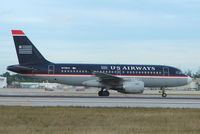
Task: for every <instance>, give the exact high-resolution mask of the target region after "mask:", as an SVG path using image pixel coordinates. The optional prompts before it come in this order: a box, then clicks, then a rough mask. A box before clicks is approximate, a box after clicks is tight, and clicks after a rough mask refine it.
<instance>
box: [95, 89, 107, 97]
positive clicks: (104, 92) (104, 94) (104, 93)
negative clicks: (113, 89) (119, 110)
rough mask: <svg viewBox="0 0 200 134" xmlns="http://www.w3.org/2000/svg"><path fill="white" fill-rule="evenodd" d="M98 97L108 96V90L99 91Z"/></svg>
mask: <svg viewBox="0 0 200 134" xmlns="http://www.w3.org/2000/svg"><path fill="white" fill-rule="evenodd" d="M98 95H99V96H109V95H110V93H109V92H108V90H104V89H101V91H99V92H98Z"/></svg>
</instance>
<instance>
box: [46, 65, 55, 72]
mask: <svg viewBox="0 0 200 134" xmlns="http://www.w3.org/2000/svg"><path fill="white" fill-rule="evenodd" d="M54 72H55V66H54V65H49V66H48V74H54Z"/></svg>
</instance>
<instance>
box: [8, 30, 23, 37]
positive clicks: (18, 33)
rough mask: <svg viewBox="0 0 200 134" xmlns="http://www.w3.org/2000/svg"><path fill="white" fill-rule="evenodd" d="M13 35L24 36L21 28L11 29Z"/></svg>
mask: <svg viewBox="0 0 200 134" xmlns="http://www.w3.org/2000/svg"><path fill="white" fill-rule="evenodd" d="M11 31H12V35H13V36H25V34H24V32H23V31H22V30H11Z"/></svg>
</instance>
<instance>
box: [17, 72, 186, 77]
mask: <svg viewBox="0 0 200 134" xmlns="http://www.w3.org/2000/svg"><path fill="white" fill-rule="evenodd" d="M21 75H74V76H95V75H92V74H30V73H29V74H24V73H22V74H21ZM109 75H110V74H109ZM112 76H144V77H188V76H164V75H112Z"/></svg>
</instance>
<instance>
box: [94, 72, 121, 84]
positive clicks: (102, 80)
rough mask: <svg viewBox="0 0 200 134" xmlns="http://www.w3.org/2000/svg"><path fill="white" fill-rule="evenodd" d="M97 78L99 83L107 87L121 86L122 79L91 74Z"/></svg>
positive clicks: (95, 73) (102, 74) (96, 73)
mask: <svg viewBox="0 0 200 134" xmlns="http://www.w3.org/2000/svg"><path fill="white" fill-rule="evenodd" d="M93 74H94V75H95V76H96V77H98V78H99V82H100V83H102V84H103V85H106V86H109V87H120V86H122V84H123V79H122V78H120V77H117V76H113V75H110V74H105V73H99V72H93Z"/></svg>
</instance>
